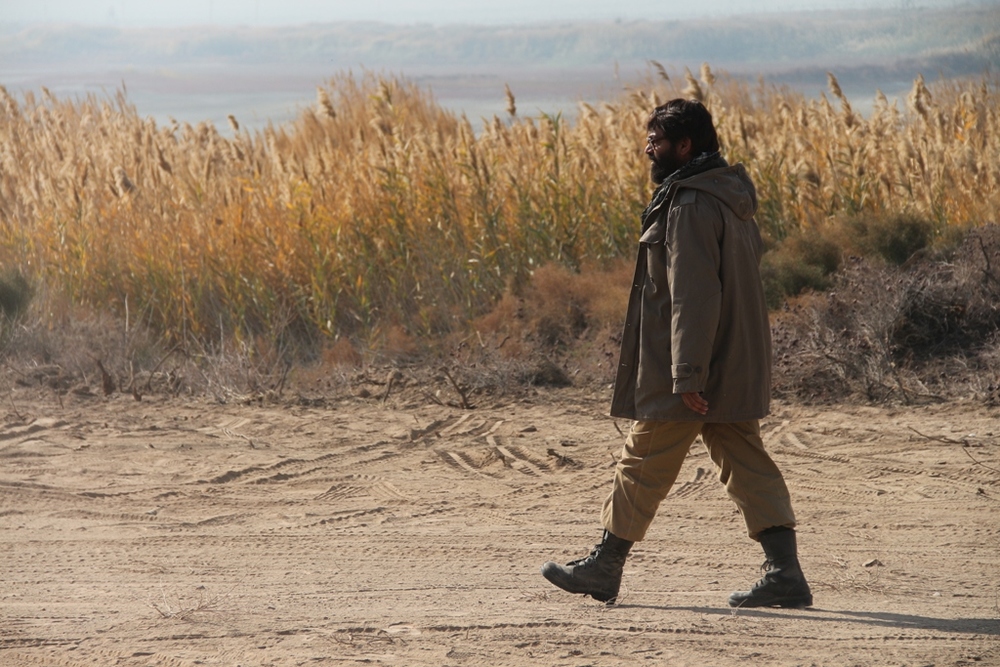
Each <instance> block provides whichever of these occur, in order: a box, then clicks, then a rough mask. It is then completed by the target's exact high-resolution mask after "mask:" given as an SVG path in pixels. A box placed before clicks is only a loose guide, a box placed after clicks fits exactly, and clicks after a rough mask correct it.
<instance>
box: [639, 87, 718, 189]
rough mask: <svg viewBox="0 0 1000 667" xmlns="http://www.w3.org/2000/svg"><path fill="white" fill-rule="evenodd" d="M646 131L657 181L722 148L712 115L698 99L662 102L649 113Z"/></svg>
mask: <svg viewBox="0 0 1000 667" xmlns="http://www.w3.org/2000/svg"><path fill="white" fill-rule="evenodd" d="M646 130H647V131H648V134H647V136H646V155H648V156H649V159H650V160H651V161H652V163H653V164H652V166H651V167H650V173H651V176H652V179H653V182H654V183H657V184H660V183H662V182H663V181H665V180H666V179H667V177H668V176H670V175H671V174H672V173H674V172H675V171H677V170H678V169H680V168H681V167H683V166H684V165H686V164H687V163H688V162H690V161H691V160H693V159H694V158H696V157H698V156H699V155H701V154H702V153H714V152H716V151H718V150H719V138H718V136H717V135H716V133H715V125H714V124H713V123H712V114H711V113H709V111H708V109H706V108H705V107H704V105H702V103H701V102H698V101H697V100H683V99H676V100H670V101H669V102H667V103H666V104H661V105H660V106H658V107H656V108H655V109H653V111H652V113H650V114H649V120H648V121H647V122H646Z"/></svg>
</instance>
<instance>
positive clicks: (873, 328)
mask: <svg viewBox="0 0 1000 667" xmlns="http://www.w3.org/2000/svg"><path fill="white" fill-rule="evenodd" d="M832 282H833V285H832V288H831V290H830V291H829V292H828V293H826V294H808V295H805V296H803V297H800V298H798V299H793V300H791V301H790V302H789V304H788V305H787V306H786V308H785V309H783V311H781V312H779V313H777V314H776V316H775V322H774V326H773V331H774V344H775V360H776V361H775V370H776V372H775V388H776V391H777V392H778V393H779V395H788V396H794V397H797V398H800V399H806V400H830V399H842V398H847V397H850V396H856V397H861V398H863V399H865V400H868V401H875V402H879V401H885V400H899V401H903V402H913V401H917V400H923V399H931V400H934V399H942V398H949V397H951V398H954V397H962V398H968V397H970V396H971V397H975V398H981V399H986V400H995V393H996V388H997V386H998V385H1000V364H998V357H1000V354H998V352H1000V336H998V331H1000V306H998V304H1000V227H998V226H996V225H989V226H985V227H982V228H978V229H974V230H971V231H970V232H969V233H968V234H967V235H966V237H965V238H964V240H962V242H961V244H960V245H959V246H958V247H957V248H953V249H951V250H950V251H948V252H941V253H940V254H938V255H936V256H927V257H923V258H919V259H917V260H915V261H913V262H911V263H909V264H908V265H904V266H901V267H896V266H893V265H891V264H888V263H886V262H880V261H871V260H867V259H862V258H852V259H851V260H850V261H849V262H848V263H847V264H846V265H845V266H844V268H843V269H842V270H841V271H840V272H839V273H837V274H836V275H835V276H834V277H833V280H832Z"/></svg>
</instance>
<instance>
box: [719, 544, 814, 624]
mask: <svg viewBox="0 0 1000 667" xmlns="http://www.w3.org/2000/svg"><path fill="white" fill-rule="evenodd" d="M759 538H760V545H761V546H762V547H764V555H765V556H766V557H767V560H766V561H764V565H763V569H764V570H765V572H764V577H763V578H762V579H761V580H760V581H758V582H757V583H756V584H754V586H753V588H752V589H750V590H749V591H737V592H735V593H733V594H732V595H730V596H729V606H730V607H790V608H795V609H800V608H802V607H811V606H812V603H813V596H812V592H811V591H810V590H809V584H807V583H806V578H805V576H804V575H803V574H802V568H800V567H799V557H798V555H797V551H796V547H795V531H794V530H792V529H790V528H778V529H771V528H769V529H768V530H766V531H764V532H763V533H761V534H760V536H759Z"/></svg>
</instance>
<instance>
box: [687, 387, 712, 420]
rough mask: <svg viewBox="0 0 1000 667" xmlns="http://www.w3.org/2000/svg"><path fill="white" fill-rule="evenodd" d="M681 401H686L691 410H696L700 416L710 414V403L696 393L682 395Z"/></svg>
mask: <svg viewBox="0 0 1000 667" xmlns="http://www.w3.org/2000/svg"><path fill="white" fill-rule="evenodd" d="M681 400H683V401H684V405H686V406H687V407H688V408H689V409H691V410H694V411H695V412H697V413H698V414H699V415H703V414H706V413H707V412H708V401H706V400H705V399H704V397H703V396H702V395H701V394H700V393H698V392H696V391H687V392H684V393H683V394H681Z"/></svg>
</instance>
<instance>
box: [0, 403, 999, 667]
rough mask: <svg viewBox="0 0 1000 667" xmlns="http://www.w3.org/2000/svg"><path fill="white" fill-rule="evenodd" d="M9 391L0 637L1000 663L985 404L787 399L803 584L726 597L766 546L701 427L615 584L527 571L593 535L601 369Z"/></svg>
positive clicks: (127, 649) (575, 658) (106, 645)
mask: <svg viewBox="0 0 1000 667" xmlns="http://www.w3.org/2000/svg"><path fill="white" fill-rule="evenodd" d="M12 405H16V406H17V407H16V409H14V410H13V412H12V413H11V414H9V415H8V419H7V424H6V425H5V426H4V427H2V428H0V664H2V665H11V666H15V665H51V666H54V667H62V666H65V667H69V666H73V665H178V666H180V665H185V666H186V665H313V664H348V665H352V664H385V665H435V666H437V665H507V664H510V665H514V664H536V665H567V666H582V665H623V664H650V665H665V664H669V665H731V664H740V663H743V664H759V665H914V666H924V665H936V666H939V667H940V666H942V665H1000V472H998V470H1000V414H998V412H997V411H996V410H993V411H992V412H991V411H989V410H987V409H985V408H981V407H974V406H964V405H954V404H952V405H945V406H933V407H920V408H912V409H898V410H882V409H870V408H849V409H848V408H830V409H813V408H800V407H791V406H778V407H777V409H776V411H775V414H774V415H773V416H772V417H771V418H769V419H768V420H766V422H765V432H766V435H765V440H766V442H767V444H768V447H769V448H770V450H771V451H772V452H773V453H774V455H775V458H776V459H777V460H778V462H779V464H780V465H781V466H782V467H783V469H784V471H785V474H786V477H787V479H788V483H789V487H790V488H791V490H792V494H793V499H794V501H795V503H796V510H797V512H798V514H799V519H800V521H801V523H802V526H801V529H800V533H799V544H800V550H801V555H802V561H803V567H804V568H805V571H806V574H807V576H808V577H809V579H810V582H811V584H812V587H813V591H814V593H815V598H816V607H815V608H814V609H811V610H807V611H786V610H740V611H735V612H734V611H732V610H730V609H729V608H728V607H727V606H726V598H727V597H728V594H729V592H730V591H731V590H733V589H737V588H743V587H745V586H748V585H749V584H751V583H752V581H754V580H755V579H756V577H757V576H758V571H757V568H758V566H759V565H760V562H761V560H762V554H761V553H760V552H759V550H758V547H757V546H756V545H755V544H753V543H752V542H750V541H749V540H747V539H746V537H745V536H744V534H743V528H742V522H741V520H740V518H739V517H738V515H737V514H736V512H735V509H734V507H733V506H732V505H731V504H730V503H729V501H728V500H727V499H726V497H725V494H724V492H723V490H722V488H721V486H720V485H719V483H718V482H717V481H716V479H715V477H714V472H713V470H712V466H711V462H710V461H709V459H708V457H707V455H706V454H705V452H704V449H703V448H702V447H701V445H700V444H696V445H695V447H694V448H693V449H692V453H691V455H690V457H689V460H688V461H687V463H686V465H685V468H684V470H683V471H682V473H681V479H680V480H679V483H678V484H677V486H676V487H675V488H674V490H673V491H672V492H671V497H669V498H668V499H667V501H666V502H665V503H664V505H663V506H662V508H661V511H660V515H659V517H658V519H657V521H656V522H655V523H654V525H653V528H652V529H651V531H650V535H649V538H648V539H647V540H646V541H645V542H643V543H641V544H639V545H637V547H636V548H635V549H634V551H633V554H634V556H633V557H632V558H631V559H630V560H629V562H628V564H627V566H626V571H625V580H624V588H623V590H624V595H623V597H622V599H621V601H620V604H619V605H617V606H613V607H605V606H604V605H601V604H599V603H597V602H594V601H593V600H590V599H584V598H582V597H579V596H571V595H569V594H566V593H563V592H561V591H558V590H556V589H554V588H552V587H551V586H550V585H548V584H547V582H545V581H544V580H543V579H542V578H541V576H540V575H539V573H538V570H539V567H540V565H541V564H542V563H543V562H544V561H546V560H549V559H555V560H560V561H565V560H570V559H573V558H576V557H578V556H580V555H582V554H583V553H585V552H586V551H587V550H588V549H589V548H590V546H591V545H592V544H593V543H594V542H595V541H596V539H597V538H598V536H599V532H600V528H599V526H598V523H597V522H598V514H599V509H600V503H601V501H602V500H603V498H604V495H605V494H606V492H607V490H608V487H609V484H610V480H611V472H612V471H611V465H612V464H613V456H614V455H617V452H618V450H619V449H620V446H621V442H622V437H621V435H620V434H619V432H618V429H617V428H616V426H617V427H620V428H621V429H622V430H624V429H626V428H627V424H626V423H624V422H619V423H618V424H617V425H616V423H615V422H614V421H613V420H611V419H610V418H608V417H606V416H605V413H606V405H607V396H604V395H603V394H601V395H598V394H593V393H590V394H588V393H585V392H581V391H576V390H563V391H554V392H544V393H541V394H538V395H535V396H533V397H531V398H528V399H519V400H517V401H514V402H512V403H510V404H508V405H502V406H493V407H480V408H477V409H475V410H470V411H462V410H458V409H453V408H444V407H441V406H427V405H423V404H416V403H414V404H409V405H408V404H403V403H395V404H394V403H393V401H391V400H390V401H389V402H388V404H387V405H385V406H383V405H380V404H379V402H378V401H377V400H375V399H370V400H368V401H362V400H347V401H340V402H336V403H332V404H330V405H329V406H328V407H301V406H294V407H279V406H264V407H259V406H258V407H248V406H234V405H218V404H215V403H212V402H209V401H205V400H194V399H192V400H187V401H182V400H165V399H155V398H154V399H147V400H144V401H142V402H135V401H133V400H132V399H131V398H126V397H124V396H121V397H116V398H114V399H112V400H104V399H96V398H90V399H83V398H74V399H73V400H70V399H69V398H67V402H66V404H65V406H64V407H60V405H59V404H58V403H56V402H55V401H54V400H53V401H50V400H48V399H45V398H42V399H39V398H34V399H29V398H27V396H18V395H17V394H16V393H15V395H14V397H13V403H12ZM15 417H20V419H15ZM911 429H916V431H919V434H918V433H917V432H915V431H914V430H911ZM921 434H923V435H921ZM960 441H965V442H966V443H968V444H969V445H970V446H968V447H963V446H962V445H961V444H955V443H956V442H960ZM973 459H975V461H974V460H973ZM976 461H978V463H977V462H976Z"/></svg>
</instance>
